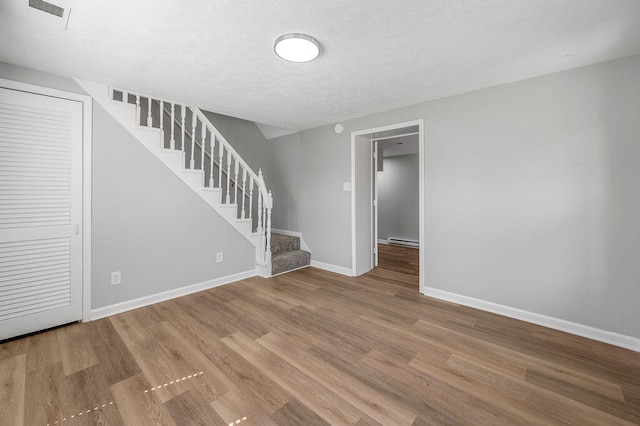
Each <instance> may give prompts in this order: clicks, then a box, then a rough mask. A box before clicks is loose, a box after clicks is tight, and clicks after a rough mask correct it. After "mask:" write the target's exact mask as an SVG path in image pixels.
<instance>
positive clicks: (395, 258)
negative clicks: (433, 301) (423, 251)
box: [378, 244, 420, 288]
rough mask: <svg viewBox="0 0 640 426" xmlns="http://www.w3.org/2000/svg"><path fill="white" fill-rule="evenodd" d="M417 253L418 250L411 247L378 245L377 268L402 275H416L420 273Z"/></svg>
mask: <svg viewBox="0 0 640 426" xmlns="http://www.w3.org/2000/svg"><path fill="white" fill-rule="evenodd" d="M419 253H420V250H418V249H417V248H413V247H402V246H394V245H392V244H378V267H380V268H382V269H388V270H390V271H396V272H402V273H404V274H409V275H418V274H419V271H420V261H419ZM416 288H417V287H416Z"/></svg>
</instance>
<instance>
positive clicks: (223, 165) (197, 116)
mask: <svg viewBox="0 0 640 426" xmlns="http://www.w3.org/2000/svg"><path fill="white" fill-rule="evenodd" d="M76 81H77V83H78V84H80V86H82V88H83V89H84V90H86V91H87V92H88V93H89V94H90V95H91V96H92V97H93V99H94V100H95V101H96V102H97V103H99V104H100V105H101V106H102V107H103V108H104V109H106V110H107V111H108V112H109V113H110V114H111V115H112V116H113V117H114V118H115V119H116V120H117V121H118V122H119V123H120V124H121V125H123V126H124V127H125V128H126V129H128V130H129V131H130V133H131V134H133V135H134V136H136V138H137V139H138V140H139V141H140V142H141V143H142V144H143V145H144V146H145V147H147V148H148V149H149V150H150V151H151V152H152V153H153V154H154V155H155V156H156V157H158V159H160V160H161V161H162V162H163V163H164V164H165V165H166V166H167V167H168V168H169V169H170V170H171V171H173V172H174V174H175V175H176V176H177V177H178V178H180V179H182V180H183V181H184V182H185V183H186V184H187V185H188V186H189V187H190V188H191V189H193V191H195V192H196V193H197V194H198V195H199V196H200V197H201V198H202V199H203V200H204V201H205V202H207V204H208V205H209V206H211V208H213V209H214V210H215V211H216V212H218V213H219V214H220V215H221V216H222V217H223V218H225V219H226V220H227V222H229V223H230V224H231V225H232V226H233V227H234V228H235V229H236V230H237V231H238V232H239V233H240V234H242V235H243V236H244V237H245V238H246V239H247V240H248V241H249V242H250V243H251V244H253V246H254V247H255V248H256V269H257V272H258V274H259V275H261V276H264V277H270V276H272V275H274V274H280V273H284V272H287V271H289V270H292V269H298V268H300V267H302V266H306V265H309V258H310V254H309V252H306V251H302V250H300V239H299V238H297V237H289V236H285V235H279V234H274V235H273V236H272V234H271V210H272V205H273V199H272V195H271V192H270V191H268V190H267V187H266V185H265V182H264V179H263V177H262V170H259V171H258V173H257V174H256V173H255V172H254V171H253V170H252V169H251V168H250V167H249V166H248V165H247V164H246V163H245V162H244V160H242V158H241V157H240V156H239V155H238V153H237V152H236V151H235V150H234V149H233V147H232V146H231V145H230V144H229V142H227V140H226V139H225V138H224V137H223V136H222V135H221V134H220V132H218V130H217V129H216V128H215V127H214V126H213V124H211V122H210V121H209V120H208V119H207V117H206V116H205V115H204V114H203V113H202V111H201V110H200V109H198V108H196V107H190V106H187V105H184V104H179V103H177V102H172V101H167V100H161V99H157V98H153V97H151V96H147V95H141V94H136V93H131V92H128V91H126V90H122V89H114V88H109V87H107V86H104V85H101V84H97V83H92V82H87V81H83V80H76ZM296 239H297V240H296ZM274 250H275V251H274Z"/></svg>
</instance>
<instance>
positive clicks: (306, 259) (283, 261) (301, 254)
mask: <svg viewBox="0 0 640 426" xmlns="http://www.w3.org/2000/svg"><path fill="white" fill-rule="evenodd" d="M272 238H273V236H272ZM272 241H273V240H272ZM309 264H311V253H309V252H308V251H304V250H292V251H287V252H284V253H279V254H272V255H271V274H272V275H277V274H281V273H283V272H287V271H292V270H294V269H298V268H303V267H305V266H309Z"/></svg>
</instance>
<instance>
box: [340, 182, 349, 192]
mask: <svg viewBox="0 0 640 426" xmlns="http://www.w3.org/2000/svg"><path fill="white" fill-rule="evenodd" d="M342 190H343V191H344V192H349V191H351V182H345V183H343V184H342Z"/></svg>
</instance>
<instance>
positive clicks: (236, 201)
mask: <svg viewBox="0 0 640 426" xmlns="http://www.w3.org/2000/svg"><path fill="white" fill-rule="evenodd" d="M235 160H236V164H235V168H234V171H233V173H234V178H233V183H234V185H235V187H234V188H233V202H234V203H235V204H236V210H237V205H238V167H239V166H240V163H239V162H238V159H237V158H236V159H235Z"/></svg>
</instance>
